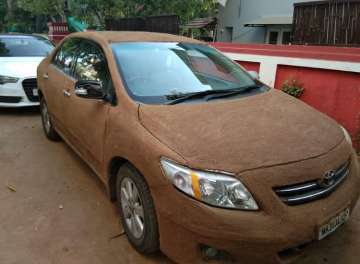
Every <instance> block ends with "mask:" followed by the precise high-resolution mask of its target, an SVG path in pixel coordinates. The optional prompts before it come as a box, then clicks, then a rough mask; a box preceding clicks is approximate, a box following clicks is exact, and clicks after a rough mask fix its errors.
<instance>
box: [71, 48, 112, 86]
mask: <svg viewBox="0 0 360 264" xmlns="http://www.w3.org/2000/svg"><path fill="white" fill-rule="evenodd" d="M75 78H77V79H78V80H89V81H99V82H101V83H102V85H103V88H104V89H105V91H106V92H108V93H109V92H110V90H111V89H112V84H111V78H110V74H109V70H108V66H107V62H106V59H105V55H104V53H103V52H102V50H101V49H100V48H99V47H98V46H97V45H95V44H93V43H91V42H89V41H82V42H81V44H80V48H79V51H78V55H77V60H76V66H75Z"/></svg>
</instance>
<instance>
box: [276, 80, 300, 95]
mask: <svg viewBox="0 0 360 264" xmlns="http://www.w3.org/2000/svg"><path fill="white" fill-rule="evenodd" d="M281 90H282V91H283V92H284V93H287V94H289V95H291V96H294V97H296V98H300V97H301V95H302V94H303V93H304V87H303V84H301V83H299V81H297V80H296V79H292V80H287V81H285V82H284V84H283V85H282V87H281Z"/></svg>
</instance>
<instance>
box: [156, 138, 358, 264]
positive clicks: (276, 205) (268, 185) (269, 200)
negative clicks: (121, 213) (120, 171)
mask: <svg viewBox="0 0 360 264" xmlns="http://www.w3.org/2000/svg"><path fill="white" fill-rule="evenodd" d="M348 157H349V149H348V147H346V144H341V145H340V146H338V147H337V148H336V150H334V151H332V152H331V153H329V154H326V155H324V156H322V157H318V158H316V159H312V160H307V161H302V162H298V163H294V164H287V165H283V166H276V167H271V168H263V169H258V170H254V171H249V172H246V173H243V174H242V175H241V178H242V181H243V182H244V183H245V185H246V186H247V187H248V188H249V189H250V190H251V192H252V193H253V196H254V197H255V199H256V200H257V202H258V204H259V206H260V208H261V210H260V211H256V212H244V211H237V210H226V209H219V208H214V207H210V206H207V205H205V204H202V203H199V202H197V201H195V200H193V199H191V198H189V197H187V196H185V195H183V194H181V193H180V192H178V191H176V190H175V189H174V188H173V187H172V186H166V187H161V188H156V189H155V190H154V192H153V196H154V199H155V204H156V207H157V212H158V221H159V226H160V245H161V249H162V251H163V252H164V253H165V254H166V255H168V256H169V257H170V258H171V259H173V260H174V261H175V262H177V263H207V262H206V261H205V260H204V256H203V255H202V252H201V250H200V248H201V245H206V246H210V247H213V248H216V249H218V250H220V251H224V252H226V253H227V254H229V255H230V256H231V258H232V260H233V261H234V262H235V263H238V262H241V263H286V262H288V261H291V260H292V258H293V257H296V256H297V255H288V254H283V253H284V252H288V249H292V248H295V247H299V246H302V245H304V244H307V243H309V242H311V241H314V240H316V239H317V229H318V227H320V226H321V225H323V224H324V223H326V222H327V221H329V220H330V219H331V218H332V217H334V216H335V215H336V214H337V213H339V212H340V211H342V210H344V209H345V208H347V207H349V208H350V209H351V212H352V210H353V208H354V206H355V204H356V202H357V200H358V197H359V194H360V177H359V176H360V175H359V174H360V172H359V165H358V162H357V157H356V155H355V153H352V162H351V166H350V174H349V175H348V177H347V179H346V181H344V182H343V183H342V185H341V186H339V188H338V189H337V190H336V191H335V192H334V193H332V194H331V195H330V196H329V197H327V198H323V199H320V200H317V201H314V202H310V203H306V204H303V205H298V206H288V205H286V204H284V203H283V202H282V201H281V200H280V199H279V197H278V196H277V195H276V194H275V192H274V191H273V188H274V187H275V186H277V185H286V184H289V175H294V177H291V181H294V183H296V182H299V181H300V182H301V181H303V180H304V179H303V178H304V173H306V174H307V175H309V176H307V177H309V179H310V178H313V179H315V178H316V177H318V175H319V173H320V172H321V173H323V172H324V171H327V170H329V169H332V168H334V167H335V168H336V166H338V165H340V164H342V163H343V162H344V161H345V160H346V158H348ZM301 175H302V176H301ZM316 175H317V176H316ZM320 175H322V174H320ZM259 182H261V185H259ZM290 184H291V182H290ZM224 262H225V261H224V260H219V261H218V262H216V261H215V262H211V263H224ZM225 263H226V262H225Z"/></svg>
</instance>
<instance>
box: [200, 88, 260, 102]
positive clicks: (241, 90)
mask: <svg viewBox="0 0 360 264" xmlns="http://www.w3.org/2000/svg"><path fill="white" fill-rule="evenodd" d="M261 87H263V86H262V85H249V86H245V87H241V88H237V89H231V90H227V91H226V92H225V93H223V94H219V95H214V96H211V97H209V98H208V99H207V101H209V100H213V99H220V98H225V97H230V96H235V95H238V94H242V93H247V92H250V91H252V90H256V89H260V88H261Z"/></svg>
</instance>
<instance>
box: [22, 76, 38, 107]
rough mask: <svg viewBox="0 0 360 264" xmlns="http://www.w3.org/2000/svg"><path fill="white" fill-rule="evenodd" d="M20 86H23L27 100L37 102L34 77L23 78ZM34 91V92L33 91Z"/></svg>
mask: <svg viewBox="0 0 360 264" xmlns="http://www.w3.org/2000/svg"><path fill="white" fill-rule="evenodd" d="M22 86H23V88H24V91H25V94H26V96H27V98H28V99H29V101H31V102H39V96H38V94H37V89H38V88H37V81H36V78H31V79H25V80H24V81H23V82H22ZM34 91H36V92H34Z"/></svg>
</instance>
